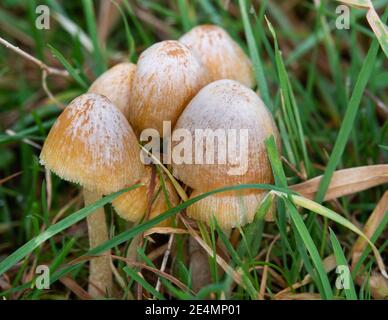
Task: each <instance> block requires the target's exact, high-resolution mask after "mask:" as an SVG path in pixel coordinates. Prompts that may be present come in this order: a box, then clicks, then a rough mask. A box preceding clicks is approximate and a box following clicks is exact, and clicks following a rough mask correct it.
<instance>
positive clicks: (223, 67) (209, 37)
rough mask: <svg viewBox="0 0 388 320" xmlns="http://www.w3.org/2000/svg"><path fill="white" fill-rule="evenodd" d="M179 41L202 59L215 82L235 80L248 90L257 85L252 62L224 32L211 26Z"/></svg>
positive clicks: (196, 29)
mask: <svg viewBox="0 0 388 320" xmlns="http://www.w3.org/2000/svg"><path fill="white" fill-rule="evenodd" d="M179 41H180V42H181V43H183V44H185V45H186V46H188V47H189V48H190V50H192V52H194V53H195V55H196V56H197V57H199V59H200V60H201V62H202V64H203V65H204V66H205V67H206V68H207V70H208V72H209V74H210V76H211V80H212V81H216V80H220V79H232V80H237V81H239V82H241V83H242V84H245V85H246V86H248V87H253V86H254V85H255V76H254V72H253V67H252V62H251V61H250V59H249V58H248V56H247V55H246V54H245V53H244V51H243V50H242V49H241V48H240V46H239V45H238V44H237V43H236V42H235V41H234V40H233V39H232V38H231V37H230V35H229V34H228V33H227V32H226V31H225V30H224V29H222V28H220V27H218V26H215V25H210V24H206V25H200V26H197V27H195V28H193V29H192V30H190V31H189V32H187V33H186V34H184V35H183V36H182V37H181V38H180V39H179Z"/></svg>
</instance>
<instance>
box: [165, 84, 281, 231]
mask: <svg viewBox="0 0 388 320" xmlns="http://www.w3.org/2000/svg"><path fill="white" fill-rule="evenodd" d="M180 129H184V130H186V131H188V132H190V135H191V137H193V139H194V141H191V140H190V139H183V140H182V141H181V140H179V141H174V140H173V146H172V148H173V150H174V148H176V147H177V146H178V145H179V150H191V152H192V157H191V160H192V162H193V163H180V164H178V163H176V161H174V159H173V161H172V166H173V174H174V175H175V176H176V177H177V178H178V179H180V180H181V181H183V182H184V183H185V184H186V185H188V186H190V187H191V188H192V189H194V190H193V193H192V195H191V197H194V196H196V195H199V194H202V193H204V192H206V191H210V190H213V189H217V188H221V187H226V186H232V185H238V184H251V183H272V182H273V175H272V170H271V166H270V162H269V160H268V157H267V152H266V148H265V144H264V141H265V139H266V138H268V137H269V136H270V135H274V136H275V138H276V139H277V142H278V145H279V136H278V131H277V128H276V125H275V122H274V120H273V118H272V115H271V113H270V112H269V111H268V109H267V108H266V106H265V105H264V103H263V102H262V100H261V99H260V97H259V96H258V95H257V94H256V93H255V92H253V91H252V90H251V89H249V88H248V87H246V86H244V85H242V84H240V83H239V82H237V81H234V80H218V81H215V82H213V83H211V84H209V85H207V86H206V87H204V88H203V89H202V90H201V91H200V92H199V93H198V94H197V95H196V96H195V97H194V98H193V100H192V101H191V102H190V104H189V105H188V106H187V107H186V109H185V110H184V112H183V113H182V115H181V116H180V117H179V119H178V121H177V124H176V126H175V128H174V131H173V133H172V137H173V139H174V136H175V134H176V133H178V132H179V130H180ZM201 129H202V130H207V131H208V133H207V135H206V134H205V135H201V136H199V135H198V130H201ZM203 132H206V131H203ZM217 132H218V134H219V135H218V134H217ZM232 132H235V133H236V136H235V137H236V138H233V139H232V137H233V136H232V135H229V134H231V133H232ZM243 132H246V138H244V135H242V133H243ZM222 134H225V137H227V139H226V140H224V141H226V144H225V143H224V144H223V143H222V141H221V140H222V139H221V140H220V139H219V137H221V138H222ZM209 138H210V139H213V140H210V142H211V141H213V144H212V145H209V144H208V142H209V141H206V139H209ZM201 139H202V140H201ZM193 146H196V147H193ZM212 146H213V147H212ZM212 149H213V150H212ZM230 150H234V152H232V153H229V152H230ZM210 151H213V152H214V155H213V156H214V161H213V163H208V162H207V160H206V159H207V158H206V157H207V155H208V154H207V152H210ZM224 151H225V152H224ZM222 154H223V155H226V158H225V157H224V156H223V155H222ZM199 155H200V156H199ZM244 158H245V160H246V161H244ZM225 159H226V161H224V160H225ZM236 160H238V161H236ZM201 161H202V162H201ZM265 194H266V193H265V192H263V191H261V190H246V189H244V190H242V191H230V192H224V193H221V194H215V195H212V196H209V197H206V198H204V199H202V200H200V201H198V202H196V203H194V204H193V205H191V206H190V207H188V208H187V214H188V215H189V216H191V217H192V218H195V219H198V220H201V221H205V222H208V223H209V219H210V217H211V216H213V215H214V216H215V218H216V219H217V221H218V223H219V224H220V226H221V227H223V228H225V229H229V228H233V227H236V226H242V225H245V224H247V223H250V222H252V220H253V218H254V214H255V210H256V208H257V207H258V205H259V204H260V202H261V200H262V199H263V197H264V195H265Z"/></svg>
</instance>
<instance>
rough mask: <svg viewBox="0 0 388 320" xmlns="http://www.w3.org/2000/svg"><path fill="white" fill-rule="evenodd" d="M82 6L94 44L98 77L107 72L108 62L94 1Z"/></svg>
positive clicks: (87, 0) (83, 3) (84, 2)
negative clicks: (98, 31)
mask: <svg viewBox="0 0 388 320" xmlns="http://www.w3.org/2000/svg"><path fill="white" fill-rule="evenodd" d="M82 6H83V9H84V14H85V19H86V24H87V27H88V32H89V35H90V38H91V39H92V42H93V53H94V59H95V61H94V63H95V71H96V75H97V76H98V75H100V74H101V73H103V72H104V71H105V70H106V61H105V58H104V55H103V53H102V49H101V46H100V43H99V40H98V34H97V25H96V17H95V14H94V8H93V1H92V0H82Z"/></svg>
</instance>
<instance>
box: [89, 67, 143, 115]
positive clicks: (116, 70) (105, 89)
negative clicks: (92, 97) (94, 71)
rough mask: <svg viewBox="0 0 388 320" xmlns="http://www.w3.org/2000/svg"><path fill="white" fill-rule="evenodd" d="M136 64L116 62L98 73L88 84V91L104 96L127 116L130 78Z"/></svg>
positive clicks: (132, 75)
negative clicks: (90, 83)
mask: <svg viewBox="0 0 388 320" xmlns="http://www.w3.org/2000/svg"><path fill="white" fill-rule="evenodd" d="M135 70H136V65H134V64H133V63H129V62H123V63H119V64H116V65H115V66H113V67H112V68H110V69H109V70H107V71H105V72H104V73H103V74H102V75H100V76H99V77H98V78H97V79H96V80H95V81H94V82H93V83H92V85H91V86H90V88H89V91H88V92H93V93H98V94H101V95H104V96H106V97H107V98H108V99H109V100H110V101H112V102H113V104H114V105H115V106H116V107H117V108H119V110H120V111H121V112H122V113H123V114H124V115H125V117H126V118H127V119H128V118H129V101H130V96H131V94H130V90H131V85H132V80H133V77H134V74H135Z"/></svg>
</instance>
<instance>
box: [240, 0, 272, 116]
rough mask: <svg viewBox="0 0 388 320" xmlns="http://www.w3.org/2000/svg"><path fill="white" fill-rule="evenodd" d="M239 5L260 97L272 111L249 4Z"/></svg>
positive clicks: (242, 3)
mask: <svg viewBox="0 0 388 320" xmlns="http://www.w3.org/2000/svg"><path fill="white" fill-rule="evenodd" d="M239 4H240V11H241V16H242V21H243V25H244V30H245V36H246V38H247V42H248V47H249V52H250V56H251V59H252V63H253V69H254V71H255V75H256V81H257V86H258V88H259V91H260V95H261V97H262V98H263V101H264V103H265V104H266V106H267V107H268V108H269V109H270V110H272V109H273V108H272V100H271V98H270V95H269V90H268V85H267V82H266V79H265V76H264V69H263V65H262V63H261V59H260V55H259V51H258V49H257V45H256V40H255V37H254V35H253V31H252V26H251V23H250V21H249V17H248V12H247V3H246V1H245V0H239Z"/></svg>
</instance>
